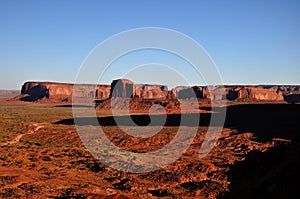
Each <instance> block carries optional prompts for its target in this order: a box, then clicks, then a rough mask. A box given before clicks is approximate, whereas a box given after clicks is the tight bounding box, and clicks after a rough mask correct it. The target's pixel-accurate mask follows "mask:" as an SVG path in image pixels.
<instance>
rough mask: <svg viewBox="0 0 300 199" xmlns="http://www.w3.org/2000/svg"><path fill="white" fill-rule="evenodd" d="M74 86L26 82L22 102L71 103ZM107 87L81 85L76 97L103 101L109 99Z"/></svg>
mask: <svg viewBox="0 0 300 199" xmlns="http://www.w3.org/2000/svg"><path fill="white" fill-rule="evenodd" d="M73 87H74V84H66V83H53V82H26V83H25V84H24V85H23V86H22V89H21V94H22V95H23V97H22V98H21V100H24V101H36V100H39V99H43V98H46V99H49V100H52V101H71V99H72V94H73ZM109 95H110V86H109V85H92V84H86V85H81V87H80V91H78V92H77V93H76V96H78V97H95V98H96V99H100V100H104V99H107V98H109Z"/></svg>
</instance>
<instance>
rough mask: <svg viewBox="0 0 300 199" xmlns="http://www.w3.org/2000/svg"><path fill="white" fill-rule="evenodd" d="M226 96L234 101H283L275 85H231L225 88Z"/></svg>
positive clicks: (281, 94)
mask: <svg viewBox="0 0 300 199" xmlns="http://www.w3.org/2000/svg"><path fill="white" fill-rule="evenodd" d="M226 93H227V94H226V98H227V99H228V100H236V101H279V102H281V101H284V97H283V93H282V92H281V91H279V90H278V88H277V86H269V87H264V86H232V87H227V88H226Z"/></svg>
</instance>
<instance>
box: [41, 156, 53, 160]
mask: <svg viewBox="0 0 300 199" xmlns="http://www.w3.org/2000/svg"><path fill="white" fill-rule="evenodd" d="M42 160H44V161H51V160H52V159H51V158H50V157H49V156H44V157H43V158H42Z"/></svg>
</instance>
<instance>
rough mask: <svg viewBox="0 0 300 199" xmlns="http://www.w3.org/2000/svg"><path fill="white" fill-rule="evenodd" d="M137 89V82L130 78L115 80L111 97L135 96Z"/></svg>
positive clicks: (112, 84)
mask: <svg viewBox="0 0 300 199" xmlns="http://www.w3.org/2000/svg"><path fill="white" fill-rule="evenodd" d="M135 89H136V86H135V84H134V83H133V82H132V81H130V80H128V79H117V80H113V82H112V83H111V91H110V97H111V98H112V97H121V98H130V97H133V96H135Z"/></svg>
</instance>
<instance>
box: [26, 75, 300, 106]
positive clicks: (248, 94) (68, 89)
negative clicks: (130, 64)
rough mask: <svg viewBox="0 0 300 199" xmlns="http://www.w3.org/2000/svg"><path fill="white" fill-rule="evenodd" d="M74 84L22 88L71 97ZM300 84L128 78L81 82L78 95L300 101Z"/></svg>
mask: <svg viewBox="0 0 300 199" xmlns="http://www.w3.org/2000/svg"><path fill="white" fill-rule="evenodd" d="M73 87H74V85H73V84H65V83H52V82H26V83H25V84H24V85H23V86H22V89H21V93H22V98H21V100H24V101H36V100H39V99H44V98H45V99H49V100H52V101H71V99H72V94H73ZM299 90H300V86H243V85H237V86H224V87H223V86H193V87H187V86H178V87H176V88H174V89H172V90H168V86H166V85H150V84H135V83H134V82H132V81H130V80H127V79H117V80H114V81H113V82H112V83H111V85H92V84H85V85H80V89H77V93H75V96H78V97H91V98H95V99H97V100H106V99H109V98H113V97H120V98H140V99H144V100H148V99H157V100H176V99H189V98H195V97H196V98H198V99H204V100H207V101H211V100H225V99H227V100H229V101H237V102H260V101H262V102H288V103H299V102H300V91H299Z"/></svg>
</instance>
